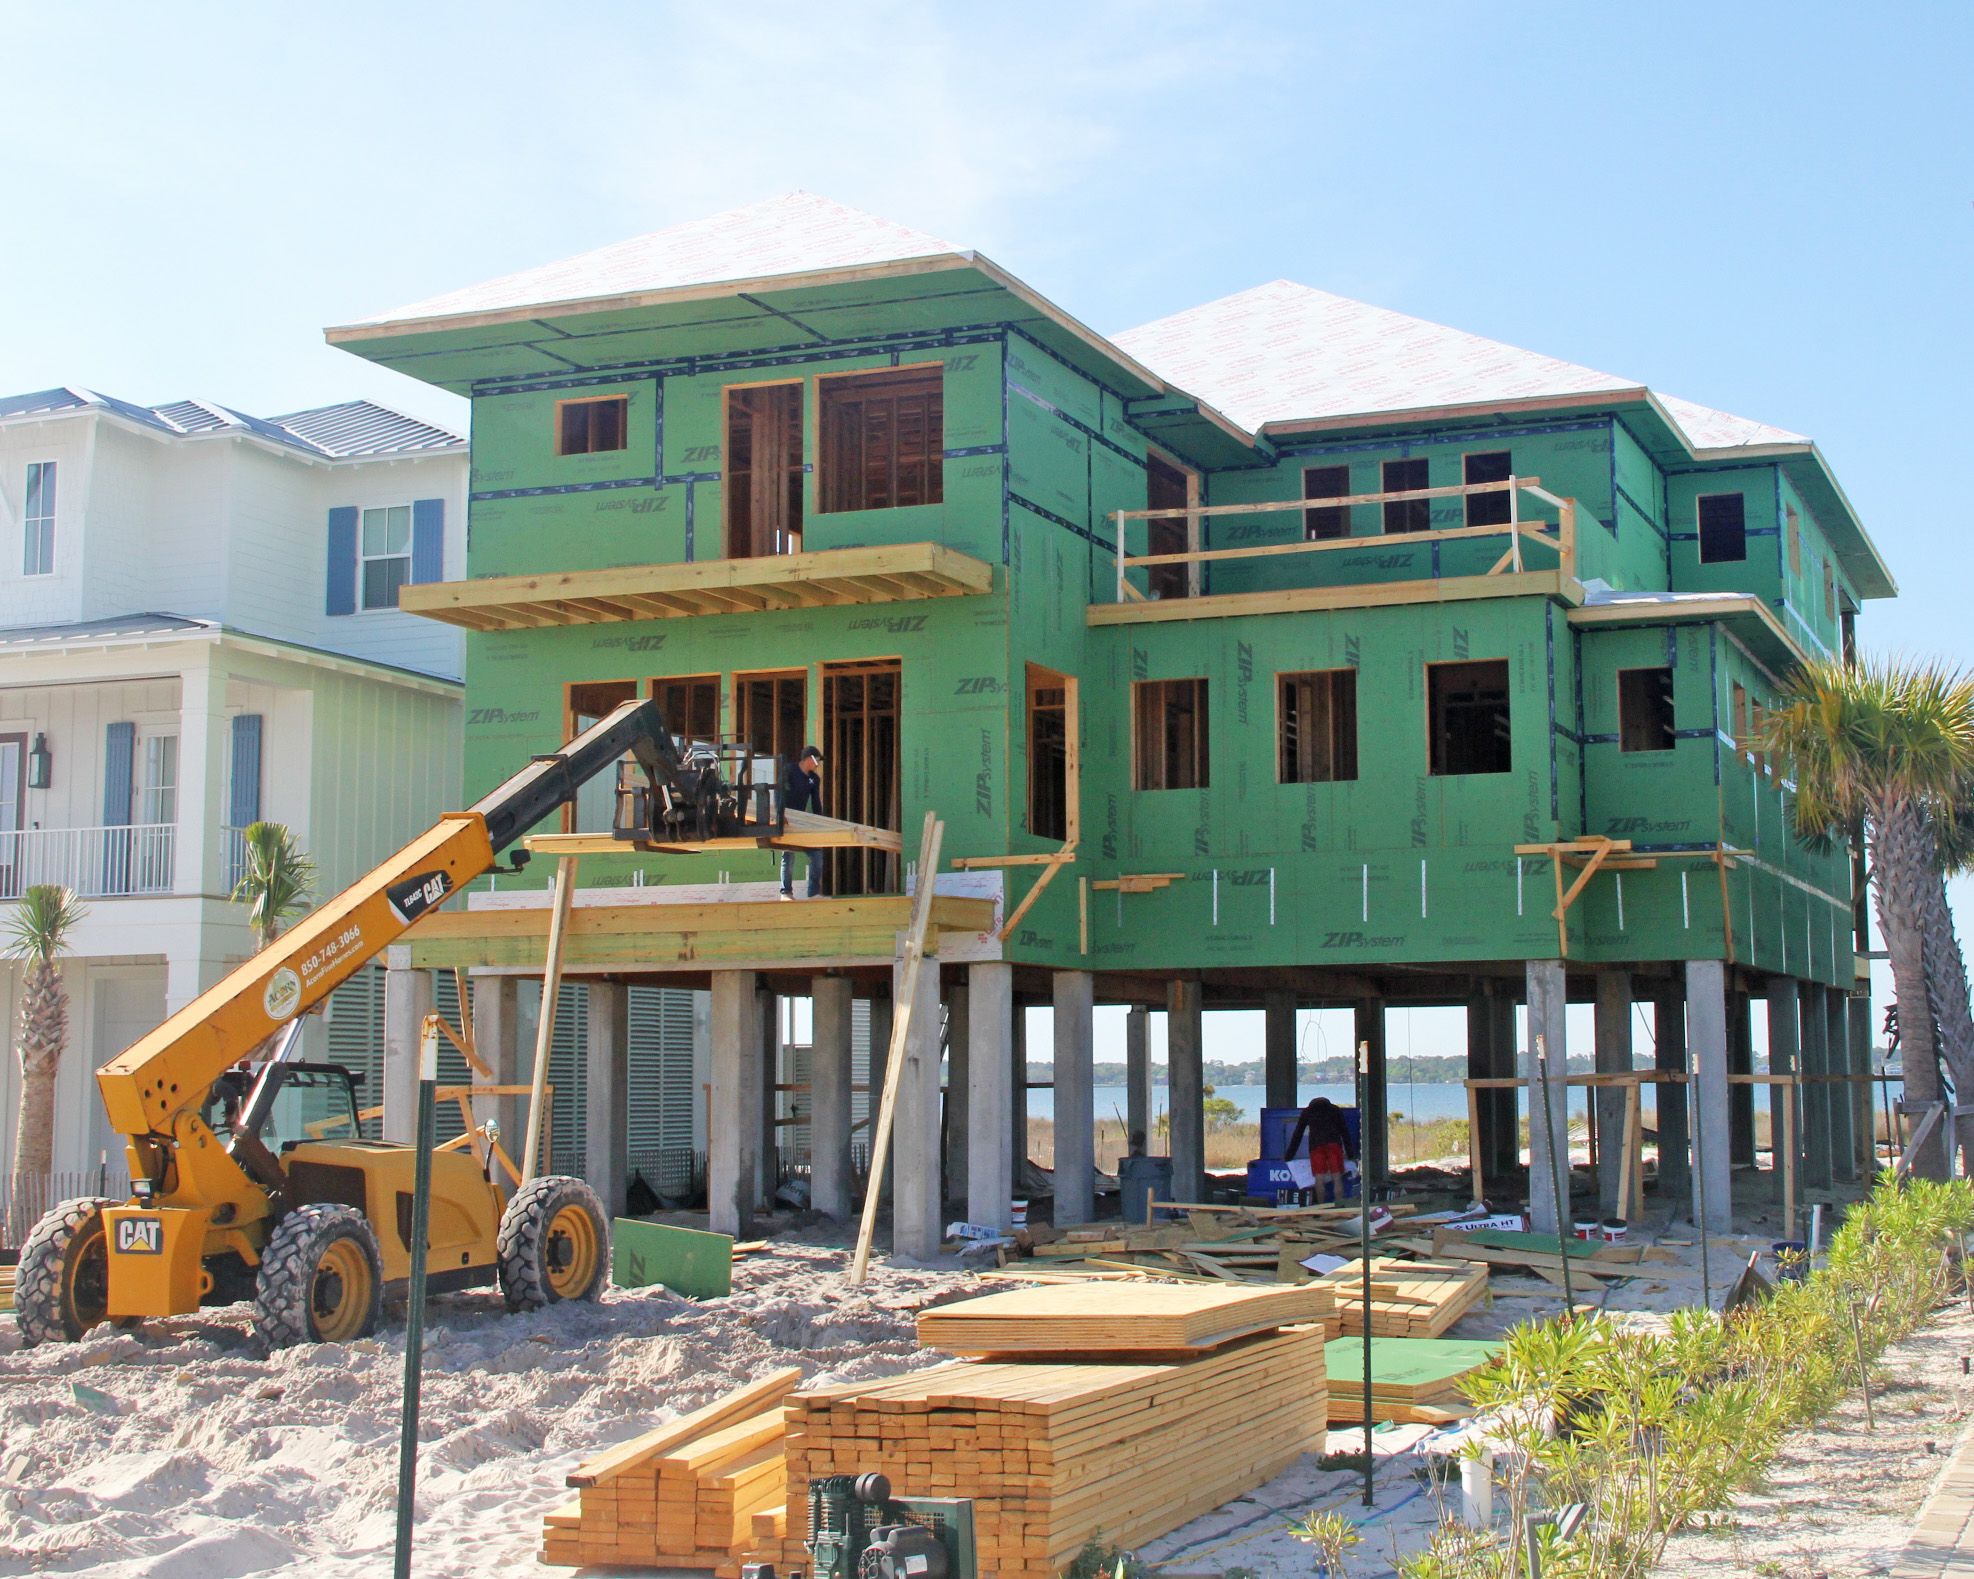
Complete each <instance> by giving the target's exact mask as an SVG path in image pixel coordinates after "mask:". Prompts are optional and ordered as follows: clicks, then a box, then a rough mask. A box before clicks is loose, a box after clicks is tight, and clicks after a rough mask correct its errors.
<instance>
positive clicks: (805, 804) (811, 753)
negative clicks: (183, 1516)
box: [781, 746, 829, 899]
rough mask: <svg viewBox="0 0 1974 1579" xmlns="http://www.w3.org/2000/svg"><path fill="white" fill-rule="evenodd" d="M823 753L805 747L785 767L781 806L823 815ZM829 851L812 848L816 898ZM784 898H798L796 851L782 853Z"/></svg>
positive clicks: (811, 881)
mask: <svg viewBox="0 0 1974 1579" xmlns="http://www.w3.org/2000/svg"><path fill="white" fill-rule="evenodd" d="M822 760H823V754H822V752H821V751H820V750H819V749H818V748H816V747H815V746H804V747H803V748H802V754H801V755H800V756H799V757H797V758H796V759H795V760H794V761H793V762H791V763H790V764H789V765H788V767H787V768H785V769H784V770H783V772H782V775H781V809H782V810H783V811H785V812H789V811H812V812H814V813H815V814H816V815H817V816H819V817H820V816H821V815H822V809H823V801H822V774H821V772H820V771H819V770H820V769H821V767H822ZM828 854H829V852H828V851H827V850H811V851H810V852H809V897H810V898H811V899H814V898H815V897H816V896H817V895H818V894H820V893H821V892H822V879H823V866H824V861H825V859H826V858H827V856H828ZM781 897H782V898H783V899H793V898H794V897H795V852H794V851H793V850H783V851H782V852H781Z"/></svg>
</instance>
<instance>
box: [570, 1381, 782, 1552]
mask: <svg viewBox="0 0 1974 1579" xmlns="http://www.w3.org/2000/svg"><path fill="white" fill-rule="evenodd" d="M801 1379H802V1373H801V1372H800V1371H797V1370H785V1371H777V1372H775V1373H774V1374H773V1375H771V1376H767V1377H764V1378H762V1379H761V1380H760V1381H758V1382H754V1383H751V1384H750V1385H748V1386H747V1387H744V1388H742V1389H741V1390H740V1391H739V1392H737V1393H733V1394H731V1395H730V1396H728V1397H726V1398H724V1399H722V1400H720V1402H718V1403H716V1404H713V1405H711V1406H709V1407H708V1408H705V1409H701V1410H699V1411H698V1412H697V1413H695V1414H690V1415H686V1416H684V1417H683V1418H681V1419H678V1420H674V1421H672V1422H671V1423H670V1424H669V1425H664V1426H660V1427H659V1428H658V1429H657V1430H655V1431H648V1432H646V1433H645V1434H644V1435H643V1436H640V1437H634V1438H632V1439H631V1440H630V1441H629V1442H625V1443H622V1444H620V1445H619V1446H617V1447H614V1448H611V1449H610V1450H609V1451H608V1452H605V1453H600V1454H598V1455H596V1456H595V1457H594V1458H590V1459H586V1460H585V1461H584V1462H582V1463H581V1464H579V1465H577V1466H576V1468H575V1469H574V1470H572V1471H571V1472H570V1474H569V1481H568V1483H569V1484H570V1485H571V1486H572V1487H574V1488H575V1489H576V1498H575V1500H574V1501H572V1502H569V1503H565V1504H564V1505H563V1506H562V1507H559V1508H557V1509H556V1510H555V1511H554V1512H553V1513H550V1514H549V1515H548V1516H547V1517H546V1518H545V1519H544V1520H543V1524H542V1551H541V1558H542V1561H543V1562H545V1563H554V1564H559V1565H563V1566H567V1567H582V1566H585V1565H588V1564H591V1563H628V1564H635V1565H637V1566H641V1567H655V1568H707V1569H720V1568H724V1567H729V1566H734V1565H737V1562H738V1558H739V1555H740V1554H741V1553H742V1552H744V1551H747V1550H750V1549H751V1548H752V1547H753V1545H754V1543H755V1533H756V1531H755V1520H756V1516H757V1515H762V1514H765V1515H768V1516H769V1518H770V1519H771V1520H772V1518H773V1517H775V1516H776V1515H779V1514H782V1513H783V1511H784V1510H785V1508H786V1507H787V1504H788V1474H787V1458H786V1455H785V1453H784V1449H783V1440H782V1437H783V1411H782V1403H783V1400H784V1399H786V1398H787V1397H788V1395H789V1394H790V1393H791V1392H793V1391H794V1390H795V1387H796V1385H797V1384H798V1383H799V1382H800V1381H801ZM770 1528H772V1525H770Z"/></svg>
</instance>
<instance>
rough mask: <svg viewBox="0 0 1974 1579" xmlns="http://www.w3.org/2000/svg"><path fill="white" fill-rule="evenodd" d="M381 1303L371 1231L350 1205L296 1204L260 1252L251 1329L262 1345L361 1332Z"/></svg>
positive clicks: (380, 1271) (379, 1265) (343, 1338)
mask: <svg viewBox="0 0 1974 1579" xmlns="http://www.w3.org/2000/svg"><path fill="white" fill-rule="evenodd" d="M383 1305H384V1265H383V1260H382V1258H381V1257H380V1256H379V1255H378V1253H377V1236H376V1234H375V1233H373V1232H372V1231H371V1228H370V1224H369V1223H368V1222H367V1221H366V1220H365V1218H364V1215H363V1213H361V1212H359V1211H358V1210H357V1209H356V1208H355V1207H354V1206H335V1205H325V1204H317V1205H313V1206H297V1207H296V1208H295V1209H294V1210H293V1211H292V1212H290V1213H289V1214H288V1215H287V1216H286V1217H284V1218H282V1219H281V1221H280V1223H279V1224H278V1225H277V1226H276V1228H275V1230H274V1232H273V1234H271V1235H270V1236H269V1238H268V1241H267V1248H266V1250H264V1251H263V1252H262V1253H261V1261H260V1276H259V1278H258V1279H257V1281H256V1284H255V1291H254V1334H255V1336H256V1337H258V1338H259V1339H260V1340H261V1342H262V1343H264V1344H266V1345H267V1347H268V1348H270V1349H285V1348H287V1347H288V1346H289V1345H290V1344H295V1343H349V1342H351V1341H352V1340H354V1339H356V1338H362V1337H366V1336H368V1335H369V1334H370V1332H371V1331H372V1330H373V1329H374V1328H375V1327H376V1325H377V1316H378V1313H379V1312H380V1311H381V1310H382V1309H383Z"/></svg>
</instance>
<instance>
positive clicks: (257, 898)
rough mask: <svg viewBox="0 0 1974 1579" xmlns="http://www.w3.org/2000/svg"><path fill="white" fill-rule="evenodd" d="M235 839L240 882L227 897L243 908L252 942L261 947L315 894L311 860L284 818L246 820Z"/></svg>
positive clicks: (275, 935) (274, 936) (299, 912)
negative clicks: (237, 845)
mask: <svg viewBox="0 0 1974 1579" xmlns="http://www.w3.org/2000/svg"><path fill="white" fill-rule="evenodd" d="M240 839H241V845H242V851H241V863H240V881H239V882H238V883H236V884H235V885H234V887H233V898H234V899H235V900H236V901H237V902H238V903H240V904H243V905H245V906H246V907H247V920H248V921H249V922H250V923H251V924H252V926H253V929H254V946H255V947H256V948H260V949H264V948H266V947H267V946H268V945H269V944H270V943H272V942H273V941H274V940H275V938H276V937H278V936H279V935H280V933H281V929H282V928H283V927H285V926H286V925H287V924H288V923H289V922H290V921H293V920H294V919H295V918H296V917H297V916H299V915H301V914H302V913H303V912H304V911H306V910H307V909H308V907H309V902H310V900H311V899H313V898H314V895H315V862H314V861H312V860H310V859H309V857H308V856H307V855H306V854H305V853H303V850H302V847H301V844H300V842H299V841H298V840H297V839H296V838H295V833H294V830H293V829H292V828H290V827H289V826H288V825H287V824H286V823H280V822H252V823H249V824H247V826H246V828H245V829H244V830H243V831H242V832H241V835H240Z"/></svg>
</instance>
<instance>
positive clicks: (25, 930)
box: [0, 883, 87, 965]
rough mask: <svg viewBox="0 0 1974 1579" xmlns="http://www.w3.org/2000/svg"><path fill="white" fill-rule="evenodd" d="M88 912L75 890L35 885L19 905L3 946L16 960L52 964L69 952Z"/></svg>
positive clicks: (47, 884)
mask: <svg viewBox="0 0 1974 1579" xmlns="http://www.w3.org/2000/svg"><path fill="white" fill-rule="evenodd" d="M86 913H87V908H86V907H85V906H84V905H83V903H82V901H81V900H80V899H78V898H76V896H75V890H74V889H72V888H64V887H62V886H61V885H60V884H59V883H35V884H32V885H31V886H29V887H28V888H27V889H26V890H25V891H24V892H23V893H22V894H21V897H20V899H19V900H18V901H17V902H16V903H15V905H14V908H13V911H12V913H11V914H9V915H8V917H7V920H6V923H5V943H4V947H0V952H4V953H5V954H6V955H7V956H8V957H9V958H12V959H25V960H29V961H32V962H33V963H35V964H37V965H47V964H52V963H53V962H54V961H55V960H56V959H57V958H58V957H60V956H61V955H63V954H65V953H67V952H68V941H69V934H70V933H72V932H73V931H74V930H75V929H76V926H77V924H78V923H79V922H80V921H81V920H82V918H83V916H84V915H85V914H86Z"/></svg>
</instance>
